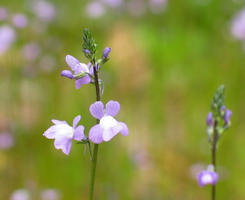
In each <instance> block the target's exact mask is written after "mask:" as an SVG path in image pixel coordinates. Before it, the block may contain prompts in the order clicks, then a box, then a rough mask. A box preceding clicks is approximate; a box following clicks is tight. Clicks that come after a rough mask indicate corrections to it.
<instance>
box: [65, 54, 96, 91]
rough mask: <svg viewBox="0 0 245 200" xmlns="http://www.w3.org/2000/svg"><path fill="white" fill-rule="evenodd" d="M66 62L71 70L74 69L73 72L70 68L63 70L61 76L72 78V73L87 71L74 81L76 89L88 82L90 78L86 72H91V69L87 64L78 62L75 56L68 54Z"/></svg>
mask: <svg viewBox="0 0 245 200" xmlns="http://www.w3.org/2000/svg"><path fill="white" fill-rule="evenodd" d="M66 63H67V64H68V65H69V67H70V68H71V70H72V71H74V73H72V72H71V71H70V70H63V71H62V72H61V76H64V77H67V78H70V79H72V78H73V77H74V76H72V75H78V74H80V73H87V74H86V75H84V76H83V77H82V78H79V79H78V80H76V83H75V86H76V89H79V88H80V87H81V86H82V85H83V84H88V83H90V82H91V78H90V76H89V75H88V74H91V73H92V71H91V70H92V69H90V68H89V65H86V64H84V63H80V61H79V60H77V59H76V58H74V57H73V56H70V55H67V56H66Z"/></svg>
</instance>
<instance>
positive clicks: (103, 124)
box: [89, 101, 128, 144]
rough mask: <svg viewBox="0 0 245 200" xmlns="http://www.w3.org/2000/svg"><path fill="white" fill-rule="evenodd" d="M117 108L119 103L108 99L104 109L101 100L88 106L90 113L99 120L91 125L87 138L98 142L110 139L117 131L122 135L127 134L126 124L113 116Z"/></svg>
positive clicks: (117, 110)
mask: <svg viewBox="0 0 245 200" xmlns="http://www.w3.org/2000/svg"><path fill="white" fill-rule="evenodd" d="M119 110H120V104H119V103H118V102H117V101H109V102H108V103H107V104H106V108H105V109H104V105H103V103H102V102H101V101H96V102H95V103H94V104H92V105H91V106H90V108H89V111H90V113H91V115H92V116H93V117H95V118H96V119H99V120H100V123H99V124H97V125H95V126H93V127H92V128H91V129H90V131H89V139H90V140H91V141H92V142H94V143H96V144H99V143H102V142H103V141H106V142H107V141H110V140H111V139H112V138H113V137H114V136H115V135H117V134H118V133H121V134H122V135H124V136H127V135H128V127H127V125H126V124H125V123H123V122H118V121H117V120H116V119H115V118H114V116H116V115H117V113H118V112H119Z"/></svg>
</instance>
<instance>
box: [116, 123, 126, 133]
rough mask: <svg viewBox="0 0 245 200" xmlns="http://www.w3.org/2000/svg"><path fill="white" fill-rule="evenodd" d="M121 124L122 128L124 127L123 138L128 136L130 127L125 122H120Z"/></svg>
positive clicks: (122, 130)
mask: <svg viewBox="0 0 245 200" xmlns="http://www.w3.org/2000/svg"><path fill="white" fill-rule="evenodd" d="M118 123H119V124H120V126H121V127H122V129H121V131H120V132H121V134H122V135H123V136H128V126H127V125H126V124H125V123H124V122H118Z"/></svg>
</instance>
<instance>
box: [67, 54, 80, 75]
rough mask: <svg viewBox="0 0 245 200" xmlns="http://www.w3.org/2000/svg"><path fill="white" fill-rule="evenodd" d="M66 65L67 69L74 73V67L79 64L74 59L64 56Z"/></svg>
mask: <svg viewBox="0 0 245 200" xmlns="http://www.w3.org/2000/svg"><path fill="white" fill-rule="evenodd" d="M66 63H67V65H69V67H70V68H71V69H72V70H73V71H74V70H75V69H76V66H77V65H78V64H79V63H80V62H79V60H77V59H76V58H74V57H73V56H71V55H67V56H66Z"/></svg>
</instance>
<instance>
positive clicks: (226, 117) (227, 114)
mask: <svg viewBox="0 0 245 200" xmlns="http://www.w3.org/2000/svg"><path fill="white" fill-rule="evenodd" d="M231 115H232V112H231V110H228V109H227V110H226V111H225V115H224V121H225V124H230V117H231Z"/></svg>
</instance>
